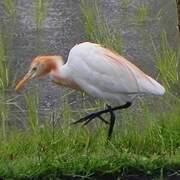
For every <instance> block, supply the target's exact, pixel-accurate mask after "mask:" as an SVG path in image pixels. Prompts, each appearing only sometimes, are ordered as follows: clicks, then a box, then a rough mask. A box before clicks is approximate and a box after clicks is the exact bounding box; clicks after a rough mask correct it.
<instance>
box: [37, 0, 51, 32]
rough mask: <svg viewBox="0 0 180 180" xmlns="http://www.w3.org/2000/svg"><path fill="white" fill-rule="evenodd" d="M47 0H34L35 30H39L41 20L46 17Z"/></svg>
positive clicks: (41, 23)
mask: <svg viewBox="0 0 180 180" xmlns="http://www.w3.org/2000/svg"><path fill="white" fill-rule="evenodd" d="M48 5H49V0H47V1H46V0H35V12H34V20H35V23H36V30H37V31H40V29H41V27H42V25H43V22H44V21H45V19H46V16H47V12H48Z"/></svg>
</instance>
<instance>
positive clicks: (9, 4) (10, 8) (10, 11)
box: [2, 0, 17, 21]
mask: <svg viewBox="0 0 180 180" xmlns="http://www.w3.org/2000/svg"><path fill="white" fill-rule="evenodd" d="M2 1H3V2H2V4H3V6H4V9H5V12H6V15H7V16H8V17H10V18H11V19H12V20H13V21H14V20H15V18H16V16H17V9H16V6H15V2H14V0H2Z"/></svg>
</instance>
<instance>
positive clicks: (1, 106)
mask: <svg viewBox="0 0 180 180" xmlns="http://www.w3.org/2000/svg"><path fill="white" fill-rule="evenodd" d="M8 85H9V72H8V68H7V56H6V47H5V43H4V39H3V33H2V32H1V31H0V121H1V128H2V136H3V137H5V135H6V127H5V126H6V119H7V114H8V105H7V103H6V94H5V91H6V89H7V87H8Z"/></svg>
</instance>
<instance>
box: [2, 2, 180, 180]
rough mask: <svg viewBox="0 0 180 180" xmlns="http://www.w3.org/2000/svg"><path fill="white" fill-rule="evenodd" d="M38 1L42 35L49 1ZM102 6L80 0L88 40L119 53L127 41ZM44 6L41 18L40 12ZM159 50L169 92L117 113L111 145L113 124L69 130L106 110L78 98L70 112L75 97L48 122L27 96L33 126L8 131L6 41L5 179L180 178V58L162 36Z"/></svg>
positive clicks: (34, 96)
mask: <svg viewBox="0 0 180 180" xmlns="http://www.w3.org/2000/svg"><path fill="white" fill-rule="evenodd" d="M36 2H37V9H36V11H37V13H36V23H37V29H39V28H40V27H41V25H42V23H43V21H44V17H45V14H46V13H44V12H46V10H45V9H46V7H47V6H45V5H44V4H43V3H44V2H45V1H36ZM96 2H97V1H94V6H93V7H92V6H91V5H92V4H91V5H90V4H88V2H87V1H84V0H82V1H81V10H82V14H83V22H84V28H85V33H86V38H87V40H90V41H93V42H97V43H101V44H103V45H104V46H106V47H109V48H112V49H114V50H116V51H118V52H120V53H121V51H122V47H121V46H122V42H121V38H120V37H119V36H118V35H117V34H116V33H115V34H114V32H113V31H112V30H111V28H110V27H109V25H108V24H107V22H106V21H105V20H104V18H103V16H102V15H101V13H100V10H99V7H98V5H97V3H96ZM124 2H125V1H124ZM127 2H129V1H128V0H127ZM41 8H42V9H43V13H42V14H41V12H38V11H40V10H41ZM143 8H144V10H142V12H141V13H140V15H138V16H139V17H138V16H137V17H138V19H140V21H144V20H145V19H144V17H146V13H145V11H146V10H145V9H146V8H145V7H143ZM143 8H142V9H143ZM143 11H144V12H143ZM38 13H40V14H38ZM141 14H142V15H141ZM154 47H155V45H154ZM154 49H155V52H156V53H155V57H156V62H157V64H156V67H157V69H158V70H159V79H160V80H161V81H162V82H163V84H164V85H165V86H166V90H167V91H168V93H167V94H166V95H165V96H163V97H162V98H161V97H158V102H152V104H153V106H149V105H148V104H147V103H145V102H144V101H143V102H141V101H140V103H139V105H138V107H137V109H136V111H135V110H134V108H130V109H129V110H125V111H122V112H121V113H120V114H118V117H119V119H117V122H116V126H115V131H114V133H113V137H112V140H111V141H110V142H109V141H108V142H107V126H106V125H105V124H103V123H102V122H99V121H93V123H92V124H90V126H88V127H81V126H80V125H75V126H74V125H71V123H72V122H73V121H75V120H77V119H79V118H80V117H82V116H83V115H85V114H86V113H91V112H93V111H94V110H96V109H100V108H103V106H104V104H103V103H102V102H100V101H98V100H96V101H95V103H93V104H92V101H88V102H86V103H84V102H83V103H82V108H80V105H79V96H78V97H77V102H76V104H77V106H78V107H71V105H70V104H69V103H68V96H70V95H71V94H72V93H73V92H72V91H71V92H69V93H66V94H65V95H64V97H62V98H61V100H62V101H63V100H64V101H63V102H64V103H62V104H61V107H60V109H58V110H57V109H56V110H53V112H52V113H50V114H49V117H48V118H49V119H48V118H47V117H46V119H44V117H41V116H40V115H39V111H38V107H39V99H38V93H37V91H35V90H33V91H28V92H27V93H25V95H24V98H25V102H24V103H25V104H26V109H27V111H26V112H27V113H26V117H25V119H27V127H25V129H23V130H22V129H17V128H16V127H14V129H13V130H12V128H11V129H10V128H9V126H8V125H7V121H8V118H9V117H8V115H9V112H10V111H9V105H8V100H7V92H6V90H7V88H8V85H9V71H8V68H7V55H6V45H5V42H4V39H3V35H1V36H0V123H1V126H0V134H1V136H0V157H1V158H0V177H4V178H6V179H8V178H9V179H20V178H22V179H28V178H30V179H36V178H37V179H38V178H39V179H40V178H42V177H44V178H45V179H54V178H56V177H61V178H64V179H65V178H67V177H74V178H78V179H82V178H84V179H85V178H91V177H94V178H97V177H99V178H100V177H101V178H102V179H103V178H105V176H109V177H110V178H112V177H115V178H116V179H117V178H118V176H119V178H120V177H121V176H126V175H130V176H133V175H137V174H140V175H145V176H147V177H152V178H154V179H156V178H157V179H158V178H160V179H164V177H165V176H167V175H170V176H173V175H180V171H179V169H180V97H179V94H178V93H175V92H178V91H179V89H180V88H179V71H178V68H179V63H178V62H179V54H178V53H177V52H176V51H175V50H173V49H172V48H171V47H170V46H169V44H168V41H167V38H166V35H165V34H163V35H162V45H161V48H160V50H157V49H156V48H154ZM172 92H173V93H172ZM83 98H85V96H84V94H83ZM148 102H149V101H148ZM17 105H18V104H17ZM14 116H15V114H14ZM118 120H119V121H118Z"/></svg>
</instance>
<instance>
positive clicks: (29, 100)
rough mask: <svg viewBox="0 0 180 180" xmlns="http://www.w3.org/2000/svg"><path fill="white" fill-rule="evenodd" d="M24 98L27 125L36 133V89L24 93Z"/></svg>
mask: <svg viewBox="0 0 180 180" xmlns="http://www.w3.org/2000/svg"><path fill="white" fill-rule="evenodd" d="M25 100H26V105H27V120H28V124H29V125H28V127H30V129H31V130H32V132H33V133H37V130H38V127H39V114H38V113H39V112H38V104H39V99H38V93H37V90H31V91H28V92H27V93H26V94H25Z"/></svg>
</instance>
